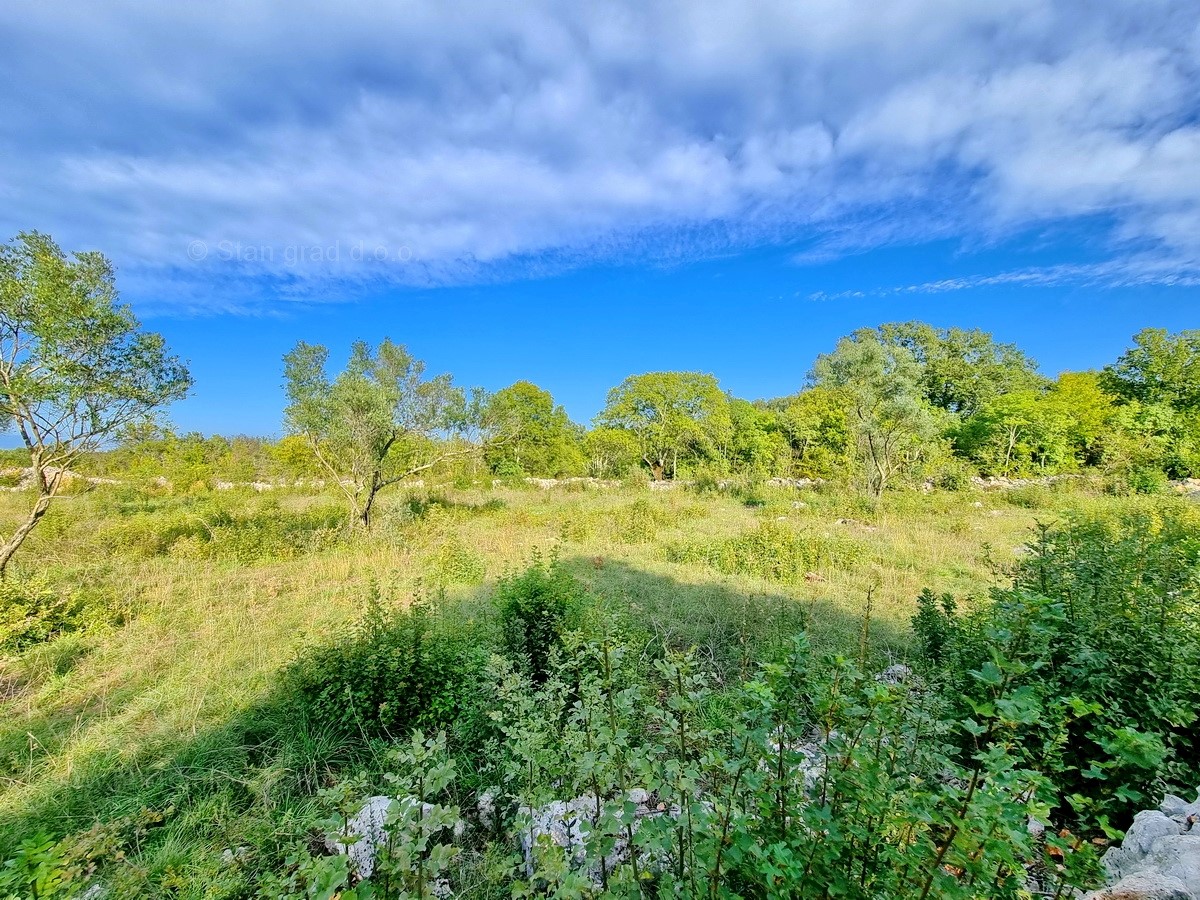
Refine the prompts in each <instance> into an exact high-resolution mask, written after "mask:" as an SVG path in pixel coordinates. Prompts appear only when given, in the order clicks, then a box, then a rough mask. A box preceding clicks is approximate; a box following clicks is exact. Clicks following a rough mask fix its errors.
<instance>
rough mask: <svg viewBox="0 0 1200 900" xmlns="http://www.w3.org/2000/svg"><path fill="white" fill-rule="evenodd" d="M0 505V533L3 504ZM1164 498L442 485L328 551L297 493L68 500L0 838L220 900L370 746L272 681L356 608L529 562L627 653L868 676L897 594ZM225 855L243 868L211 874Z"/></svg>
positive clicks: (8, 670) (958, 589) (50, 531)
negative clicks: (82, 856)
mask: <svg viewBox="0 0 1200 900" xmlns="http://www.w3.org/2000/svg"><path fill="white" fill-rule="evenodd" d="M0 502H2V503H3V507H2V510H3V521H2V522H0V527H8V525H9V520H15V519H16V518H17V517H18V516H19V515H20V511H21V507H22V505H23V504H24V503H25V502H26V500H25V498H24V497H23V496H22V495H21V494H20V493H10V494H7V495H5V496H4V497H3V498H2V501H0ZM1172 503H1174V504H1182V503H1183V501H1176V500H1168V499H1165V498H1160V499H1152V498H1145V497H1140V498H1117V497H1111V496H1105V495H1099V494H1090V493H1088V492H1086V491H1085V490H1082V489H1077V488H1076V487H1075V486H1074V485H1073V484H1072V483H1070V482H1068V483H1061V484H1060V485H1058V486H1056V487H1042V486H1031V487H1025V488H1017V489H1013V490H1008V491H981V490H967V491H960V492H949V491H937V492H933V493H918V492H909V493H896V494H892V495H889V496H887V497H885V498H884V499H883V500H882V501H881V502H878V503H872V502H870V501H869V500H866V499H865V498H863V497H862V496H861V495H857V494H853V493H847V492H841V491H838V490H835V489H832V488H828V489H827V488H824V487H820V488H816V489H804V490H798V489H781V488H770V487H745V488H732V489H729V490H724V491H708V492H701V491H696V490H693V489H689V488H686V487H683V486H680V487H677V488H676V489H674V490H669V491H651V490H648V489H647V488H646V487H644V486H640V485H639V486H626V487H619V486H598V485H595V484H591V485H589V484H585V483H576V484H565V485H559V486H556V487H553V488H550V489H541V488H537V487H531V486H525V485H512V486H496V487H491V488H488V487H481V486H475V487H468V488H454V487H450V486H447V487H445V488H439V489H425V488H419V489H411V490H408V491H405V490H397V491H394V492H392V493H390V494H388V495H385V497H384V498H383V500H382V509H381V510H380V512H379V515H378V518H377V521H376V525H375V527H374V529H373V530H372V532H371V533H370V534H361V533H356V534H354V535H353V536H347V535H346V534H344V533H343V530H342V529H343V525H342V517H343V511H342V509H341V508H340V507H339V506H338V503H337V500H336V498H335V497H333V496H331V495H324V494H321V493H314V492H304V491H298V490H273V491H264V492H262V493H256V492H254V491H252V490H249V489H248V488H238V489H234V490H228V491H220V492H214V491H208V490H202V491H196V492H195V493H190V494H175V493H171V492H169V491H168V490H166V489H156V488H134V487H131V486H127V485H101V486H98V487H94V488H92V489H89V490H87V491H80V492H78V493H73V494H71V495H69V496H68V497H66V498H65V499H64V500H63V502H61V503H60V504H58V505H57V506H56V507H55V508H54V509H53V510H52V512H51V513H50V515H49V516H48V517H47V519H46V521H45V522H44V523H43V524H42V526H41V527H40V528H39V529H38V530H37V531H36V532H35V533H34V534H33V536H32V537H31V538H30V540H29V543H28V545H27V547H26V548H25V552H24V555H23V558H22V568H24V569H27V570H28V572H24V571H17V572H15V573H12V575H10V578H14V579H16V580H19V579H21V578H25V577H29V578H33V579H34V580H35V582H36V583H37V584H39V585H41V586H42V587H43V588H44V589H46V590H48V591H50V592H52V593H54V594H56V595H60V596H61V595H71V596H74V597H76V598H77V600H78V602H80V603H82V604H84V605H85V606H86V605H87V604H91V607H88V608H94V609H95V610H96V612H95V615H94V622H93V621H92V620H90V619H87V617H86V615H85V616H84V617H83V619H82V621H86V622H88V624H89V626H90V627H87V628H84V629H81V630H79V631H75V632H72V633H67V634H63V635H61V636H58V637H56V638H54V639H53V640H50V641H48V642H44V643H38V644H36V645H34V646H31V647H29V648H28V649H26V650H23V651H22V652H18V653H13V654H10V655H8V656H7V657H6V658H4V660H3V662H0V710H2V711H3V716H2V717H0V777H2V778H3V781H2V782H0V846H4V847H15V846H17V844H18V842H19V841H20V840H21V839H23V838H25V837H28V836H29V835H31V834H34V833H39V832H40V833H44V834H46V835H49V836H52V837H55V838H61V837H63V836H71V835H74V836H76V837H77V838H78V840H80V841H83V842H84V843H86V842H87V841H89V840H90V841H93V842H94V843H96V844H97V845H103V844H104V842H105V841H110V842H114V843H118V844H120V846H121V851H120V853H119V854H118V856H117V858H118V859H119V864H118V865H117V869H119V873H118V876H116V877H117V880H118V881H119V882H120V883H123V884H126V885H128V886H131V887H128V888H127V889H128V890H135V889H136V890H142V891H145V892H147V894H148V895H149V894H160V893H161V895H163V896H181V897H184V896H186V897H208V896H227V895H228V896H241V895H242V893H241V892H242V891H243V890H246V888H245V884H246V883H249V882H246V881H245V879H246V877H247V875H246V872H245V871H244V870H245V869H246V867H247V866H249V867H250V868H251V869H253V868H254V867H255V866H256V865H261V866H266V867H270V866H272V865H276V864H277V863H278V858H279V857H280V855H281V854H282V853H283V852H284V847H285V845H286V844H287V842H288V841H289V840H292V839H294V838H295V836H296V829H297V828H298V827H299V826H298V824H297V823H300V822H302V821H304V817H305V816H306V815H308V814H310V813H311V808H312V805H313V803H314V793H315V792H316V791H317V790H318V789H319V788H321V787H323V786H327V785H329V784H330V783H332V782H334V781H336V780H337V777H338V773H339V772H340V771H342V770H343V769H346V768H352V767H353V766H355V765H359V764H361V763H362V760H363V758H364V757H363V754H364V753H368V754H369V753H370V752H371V751H370V748H369V745H367V744H363V745H362V746H360V745H359V743H358V742H356V741H354V740H347V739H346V737H345V736H344V735H337V734H331V733H322V732H321V731H320V730H317V729H310V728H306V727H303V723H297V722H295V721H293V720H289V718H288V714H287V712H286V707H284V706H281V705H280V704H279V703H278V702H276V701H277V697H278V695H279V693H280V691H281V674H280V673H281V669H282V668H283V667H285V666H286V665H287V664H288V663H289V662H291V661H292V660H295V659H296V658H297V656H298V654H302V653H303V651H304V648H306V647H310V646H313V645H319V644H322V643H324V642H328V641H330V640H332V639H335V638H336V636H338V635H343V634H345V633H346V632H347V629H348V628H349V627H350V626H351V624H352V623H353V622H355V621H356V620H358V619H359V618H360V617H362V615H363V614H364V609H365V606H366V603H367V598H368V597H370V596H372V595H373V594H375V595H378V596H380V597H382V598H383V603H385V604H387V605H395V606H404V605H406V604H408V603H410V602H411V601H412V600H413V598H416V597H420V598H424V600H425V602H427V603H428V605H429V607H430V609H431V611H432V614H433V615H434V616H436V617H439V618H442V619H450V620H452V621H453V622H462V623H470V622H472V621H475V620H477V621H479V622H485V621H486V620H487V619H488V618H489V610H490V599H489V598H490V596H491V592H492V589H493V585H494V582H495V580H496V578H497V577H498V576H501V575H503V574H504V573H506V572H508V573H511V572H515V571H518V570H520V569H521V568H522V567H524V566H526V565H527V564H528V563H529V562H530V560H531V559H533V558H535V557H537V556H538V555H541V556H554V557H556V558H557V559H558V560H559V561H560V562H561V564H562V566H563V567H564V568H565V569H566V570H568V571H569V572H570V573H571V574H572V575H573V576H574V577H575V578H576V579H577V580H578V581H579V582H580V583H581V584H582V585H583V586H584V587H585V588H586V591H587V593H588V595H589V596H590V597H592V598H594V602H595V604H596V606H597V607H598V608H602V609H609V610H613V611H617V612H618V613H619V614H621V615H625V616H628V617H629V618H630V619H631V620H632V621H634V622H636V623H638V624H639V625H640V626H641V627H642V629H643V631H642V633H643V634H644V640H646V642H647V644H648V645H649V644H653V645H656V646H657V647H659V648H667V649H689V648H691V649H694V651H695V653H696V655H697V656H698V657H700V658H701V659H703V660H706V661H708V662H709V663H710V664H711V666H712V668H713V671H714V672H716V673H717V677H718V679H719V680H720V679H729V680H732V679H735V678H737V677H738V676H739V675H744V674H745V673H746V672H748V671H750V670H751V669H752V668H753V665H754V664H755V661H756V660H757V659H758V657H759V655H760V651H761V649H762V648H763V647H764V646H766V645H768V644H769V643H770V642H771V641H772V640H773V639H774V638H775V637H777V636H778V635H779V634H783V633H789V632H794V631H797V630H800V629H803V630H806V631H807V632H808V634H809V636H810V639H811V640H812V642H813V644H814V646H815V647H816V648H818V649H819V650H822V651H834V652H843V653H846V654H849V655H856V654H857V655H865V656H866V657H867V658H869V662H868V663H867V665H869V666H873V667H875V668H876V669H879V668H882V667H883V666H886V665H888V664H889V663H893V662H896V661H900V660H904V659H906V658H908V656H909V655H910V650H911V641H912V635H911V629H910V624H909V623H910V620H911V619H912V616H913V615H914V613H915V611H916V603H915V598H916V597H917V595H918V594H919V593H920V592H921V591H922V589H924V588H931V589H933V590H934V591H935V592H950V593H952V594H954V595H955V596H956V597H958V598H962V599H964V600H965V601H966V602H967V604H968V605H969V604H970V600H969V598H986V597H987V595H988V592H989V590H990V589H991V588H993V587H995V586H997V585H999V584H1002V583H1003V582H1004V581H1005V579H1006V578H1007V572H1008V569H1010V568H1011V566H1012V565H1013V564H1014V562H1015V561H1017V560H1018V559H1019V558H1020V557H1021V556H1022V554H1025V553H1027V552H1028V551H1027V547H1026V545H1027V544H1028V543H1029V542H1030V541H1031V539H1032V538H1033V535H1034V529H1035V526H1036V524H1037V523H1050V522H1057V521H1062V520H1063V518H1064V517H1066V516H1068V515H1070V514H1071V513H1072V512H1073V511H1075V512H1078V511H1093V512H1095V511H1104V512H1107V513H1113V514H1115V513H1118V512H1120V511H1122V510H1124V511H1128V510H1130V509H1135V508H1138V507H1147V506H1151V505H1162V504H1172ZM364 746H365V747H367V749H366V750H364ZM81 835H82V837H80V836H81ZM88 835H90V837H88ZM235 848H252V850H250V851H249V852H250V854H251V856H252V861H251V862H250V863H245V861H244V860H243V859H242V857H241V856H239V858H238V863H237V864H236V865H230V864H228V856H229V852H228V851H231V850H232V849H235ZM223 854H224V855H225V859H224V861H223V857H222V855H223ZM103 856H104V847H103V846H99V847H98V849H97V850H96V853H95V854H94V857H93V858H94V859H100V858H101V857H103ZM94 864H99V863H94ZM104 864H105V865H109V866H110V867H111V866H112V865H113V863H112V861H111V859H109V860H108V861H107V862H106V863H104ZM222 884H225V885H226V888H227V890H228V893H222V888H221V885H222ZM132 886H137V887H136V888H135V887H132ZM481 889H482V888H481Z"/></svg>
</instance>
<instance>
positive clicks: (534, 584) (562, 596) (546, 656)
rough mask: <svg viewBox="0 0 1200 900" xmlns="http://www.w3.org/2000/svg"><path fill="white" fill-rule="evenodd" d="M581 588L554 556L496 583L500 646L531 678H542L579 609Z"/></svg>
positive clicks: (536, 559)
mask: <svg viewBox="0 0 1200 900" xmlns="http://www.w3.org/2000/svg"><path fill="white" fill-rule="evenodd" d="M582 598H583V588H582V586H581V585H580V584H579V582H578V581H576V580H575V578H574V577H573V576H572V575H571V574H570V573H569V572H567V571H566V570H565V569H564V568H563V567H562V566H561V565H560V564H559V562H558V560H556V559H551V560H550V562H549V563H544V562H543V561H542V560H541V559H539V558H536V557H535V559H534V561H533V564H532V565H531V566H529V568H527V569H526V570H525V571H524V572H522V573H520V574H518V575H508V576H505V577H504V578H501V579H500V580H499V582H498V583H497V584H496V592H495V595H494V601H495V604H496V608H497V610H498V611H499V614H500V627H501V632H502V634H503V638H504V646H505V648H506V649H507V650H508V652H509V653H510V654H511V655H512V656H513V657H514V658H515V659H516V660H517V661H518V662H519V664H520V665H521V666H522V667H523V668H525V669H526V670H527V671H528V672H529V673H530V675H531V676H532V677H533V678H534V680H535V681H539V682H540V681H541V680H543V679H544V678H545V677H546V674H547V672H548V671H549V669H550V656H551V653H552V652H553V650H554V649H555V648H556V647H558V646H559V644H560V642H561V640H562V636H563V634H564V632H565V631H566V630H567V628H568V627H569V622H570V620H571V619H572V618H573V617H574V615H575V614H576V613H577V611H578V610H579V607H580V605H581V601H582Z"/></svg>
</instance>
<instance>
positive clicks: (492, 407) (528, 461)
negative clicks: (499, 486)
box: [484, 381, 584, 477]
mask: <svg viewBox="0 0 1200 900" xmlns="http://www.w3.org/2000/svg"><path fill="white" fill-rule="evenodd" d="M485 415H486V417H487V420H488V422H489V423H490V424H491V425H492V426H493V429H494V430H495V431H496V432H497V433H498V434H501V435H503V436H504V438H503V440H500V441H499V442H497V443H494V444H492V445H489V446H488V447H487V449H486V450H485V452H484V458H485V459H486V460H487V464H488V466H489V467H490V468H491V470H492V471H493V472H494V473H496V474H497V475H539V476H546V477H556V476H558V475H564V474H568V475H574V474H578V473H580V472H582V471H583V468H584V459H583V452H582V451H581V450H580V447H579V441H580V435H579V429H578V427H577V426H576V425H574V424H573V423H572V422H571V420H570V418H569V417H568V416H567V413H566V410H564V409H563V408H562V407H561V406H555V405H554V398H553V397H551V396H550V393H549V391H544V390H542V389H541V388H540V387H538V386H537V385H536V384H532V383H531V382H528V381H518V382H517V383H516V384H513V385H510V386H509V387H506V388H504V389H503V390H500V391H497V392H496V393H495V394H493V395H492V396H491V397H490V398H489V400H488V407H487V410H486V413H485Z"/></svg>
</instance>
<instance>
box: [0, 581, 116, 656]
mask: <svg viewBox="0 0 1200 900" xmlns="http://www.w3.org/2000/svg"><path fill="white" fill-rule="evenodd" d="M119 620H120V616H119V615H118V614H117V613H116V612H115V611H114V610H111V609H110V608H109V607H108V606H107V604H105V603H104V601H103V600H102V599H100V598H99V597H95V596H91V595H89V594H87V593H85V592H80V591H74V592H70V593H59V592H58V591H56V590H54V589H53V588H51V587H50V586H49V585H48V584H47V583H46V582H45V581H43V580H41V579H37V578H34V579H30V580H28V581H20V580H18V579H16V578H14V577H11V576H10V577H9V578H6V579H4V580H3V581H0V655H4V654H12V653H20V652H22V651H24V650H27V649H29V648H30V647H32V646H34V645H36V644H41V643H44V642H46V641H50V640H53V639H54V638H56V637H58V636H60V635H64V634H71V633H74V632H83V631H87V630H88V629H90V628H94V627H96V626H99V625H105V624H110V623H116V622H118V621H119Z"/></svg>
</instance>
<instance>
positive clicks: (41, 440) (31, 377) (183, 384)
mask: <svg viewBox="0 0 1200 900" xmlns="http://www.w3.org/2000/svg"><path fill="white" fill-rule="evenodd" d="M191 384H192V380H191V376H190V375H189V374H188V371H187V368H186V366H185V365H184V364H183V363H182V362H181V361H180V360H179V359H178V358H176V357H175V356H172V355H171V354H170V353H169V352H168V351H167V347H166V343H165V342H164V341H163V338H162V337H161V335H158V334H155V333H152V332H147V331H142V330H141V326H140V323H139V322H138V320H137V318H136V317H135V316H134V314H133V312H132V311H131V310H130V309H129V307H128V306H124V305H122V304H120V303H119V301H118V293H117V288H116V277H115V273H114V270H113V266H112V263H110V262H109V261H108V260H107V259H106V258H105V257H104V256H103V255H102V254H100V253H96V252H90V251H89V252H84V253H75V254H72V255H70V256H68V255H67V254H66V253H64V252H63V250H62V249H61V248H60V247H59V246H58V245H57V244H56V243H55V242H54V241H53V240H52V239H51V238H50V237H48V236H47V235H44V234H39V233H37V232H25V233H22V234H19V235H17V237H16V238H15V239H14V240H13V241H11V242H10V243H8V244H6V245H4V246H3V247H0V425H2V426H3V427H4V428H5V429H6V430H10V431H15V432H16V433H17V434H18V435H19V436H20V438H21V441H22V443H23V445H24V446H25V448H26V450H27V451H28V452H29V456H30V461H31V466H32V468H33V474H34V480H35V482H36V485H37V489H38V498H37V500H36V501H35V503H34V506H33V508H32V510H31V511H30V515H29V517H28V518H27V519H26V520H25V522H24V523H22V524H21V525H20V526H19V527H18V528H17V529H16V530H15V531H14V533H13V534H12V535H11V536H10V537H9V539H8V540H7V541H5V542H4V544H3V545H2V546H0V573H2V572H3V571H4V568H5V566H6V565H7V564H8V561H9V560H10V559H11V558H12V556H13V554H14V553H15V552H16V551H17V549H18V548H19V547H20V545H21V543H22V542H23V541H24V539H25V537H26V536H27V535H28V534H29V532H30V531H32V529H33V528H34V527H35V526H36V525H37V522H38V520H39V519H41V517H42V516H43V515H44V514H45V512H46V510H47V509H48V508H49V506H50V502H51V500H52V498H53V497H54V496H55V495H57V494H58V492H59V490H60V489H61V487H62V485H63V481H64V479H65V478H66V477H68V474H67V472H68V470H69V468H70V467H71V465H72V464H73V463H74V462H75V461H76V460H77V459H78V458H79V456H80V455H81V454H83V453H88V452H91V451H93V450H96V449H98V448H99V447H101V446H103V445H104V444H105V443H106V442H107V441H109V440H110V439H112V438H114V437H115V436H116V435H117V433H118V432H119V431H121V430H122V429H123V428H126V427H128V426H129V425H131V424H133V423H136V422H139V421H141V420H144V419H145V418H147V417H148V416H151V415H153V414H154V413H155V412H156V411H158V410H160V409H162V408H163V407H164V406H166V405H167V404H168V403H170V402H172V401H173V400H178V399H180V398H182V397H183V396H185V395H186V394H187V392H188V390H189V388H190V387H191Z"/></svg>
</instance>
